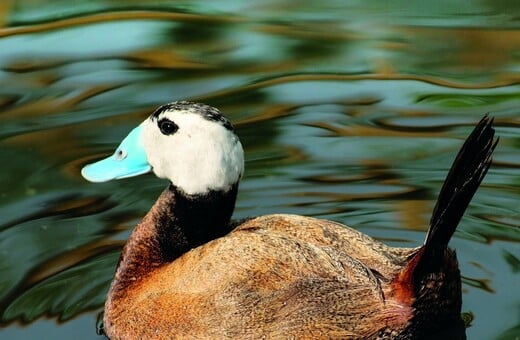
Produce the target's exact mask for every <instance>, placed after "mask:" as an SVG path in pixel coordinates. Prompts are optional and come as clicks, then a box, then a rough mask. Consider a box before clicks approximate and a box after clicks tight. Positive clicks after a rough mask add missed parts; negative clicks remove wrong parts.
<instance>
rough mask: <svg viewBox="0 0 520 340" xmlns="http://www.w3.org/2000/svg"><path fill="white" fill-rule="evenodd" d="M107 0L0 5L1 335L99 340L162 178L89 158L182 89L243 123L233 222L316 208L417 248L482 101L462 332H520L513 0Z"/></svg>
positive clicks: (465, 246) (463, 245) (467, 221)
mask: <svg viewBox="0 0 520 340" xmlns="http://www.w3.org/2000/svg"><path fill="white" fill-rule="evenodd" d="M107 6H108V5H107V3H106V2H104V1H94V2H92V1H88V2H87V1H84V2H75V5H74V7H70V5H68V3H66V2H65V3H59V2H51V1H49V2H46V1H39V2H32V1H22V2H16V5H14V3H13V4H11V5H4V6H0V18H2V19H3V20H2V23H3V26H2V28H1V29H0V81H1V82H2V85H3V86H1V87H0V144H1V145H0V159H1V161H2V164H3V170H2V172H0V182H1V186H2V189H1V191H0V216H2V218H1V219H0V268H1V272H2V275H1V276H0V316H1V324H2V325H3V327H4V328H3V330H2V331H0V332H2V333H4V334H5V336H6V338H11V339H13V338H26V337H34V336H36V334H38V335H39V336H42V334H46V335H47V336H48V337H52V338H58V337H61V338H70V337H72V336H74V337H75V338H78V336H79V338H85V339H89V338H94V337H96V335H95V319H96V315H97V313H98V312H99V311H100V310H101V308H102V304H103V301H104V294H105V292H106V290H107V288H108V284H109V282H110V280H111V277H112V274H113V270H114V266H115V262H116V260H117V256H118V252H119V250H120V248H121V246H122V244H123V243H124V240H125V239H126V237H127V236H128V234H129V232H130V230H131V228H132V227H133V226H134V225H135V224H136V223H137V222H138V221H139V219H140V217H141V216H143V215H144V214H145V213H146V211H147V210H148V209H149V207H150V206H151V204H152V203H153V201H154V199H155V197H156V196H157V195H158V193H159V192H160V191H161V189H162V187H163V186H164V185H165V183H164V182H162V181H160V180H157V179H155V178H153V177H152V176H144V177H138V178H132V179H127V180H121V181H117V182H111V183H105V184H98V185H92V184H89V183H86V182H85V181H84V180H82V179H81V177H80V175H79V169H80V168H81V166H82V165H84V164H86V163H87V162H89V161H91V160H93V159H94V158H99V157H101V156H104V155H106V154H107V153H109V152H111V151H112V150H113V148H114V146H116V145H117V144H118V143H119V141H120V139H121V137H123V136H124V135H126V133H127V132H128V131H129V130H130V129H131V128H132V127H134V126H135V125H136V124H137V123H138V122H139V121H141V120H142V119H144V117H146V116H147V115H148V114H149V112H150V111H151V110H152V109H153V108H154V107H156V106H158V105H160V104H163V103H165V102H168V101H172V100H176V99H191V100H196V101H203V102H206V103H208V104H211V105H214V106H217V107H219V108H221V109H222V111H224V112H226V114H227V116H228V117H229V118H230V119H231V120H232V121H233V122H234V123H235V124H236V126H237V130H238V134H239V135H240V137H241V139H242V141H243V144H244V147H245V150H246V157H247V160H246V169H247V172H246V177H245V178H244V180H243V183H242V185H241V190H240V194H239V199H238V204H237V209H236V213H235V216H236V217H245V216H251V215H260V214H266V213H276V212H291V213H297V214H304V215H310V216H318V217H322V218H328V219H334V220H337V221H340V222H342V223H345V224H349V225H351V226H354V227H356V228H358V229H360V230H362V231H363V232H366V233H368V234H370V235H373V236H375V237H377V238H380V239H383V240H386V241H387V242H389V243H391V244H394V245H405V246H412V245H418V244H420V242H422V240H423V238H424V232H425V230H426V226H427V223H428V219H429V213H430V212H431V209H432V207H433V204H434V199H435V195H436V193H437V192H438V190H439V189H440V185H441V183H442V180H443V179H444V176H445V174H446V171H447V169H448V167H449V165H450V163H451V161H452V159H453V157H454V155H455V152H456V151H457V149H458V148H459V146H460V144H461V141H462V140H463V138H465V136H466V135H467V134H468V132H469V131H470V130H471V128H472V126H473V125H474V124H475V123H476V122H477V121H478V120H479V119H480V117H481V115H482V114H483V113H485V112H491V113H492V115H494V116H495V117H496V125H497V131H498V135H500V136H501V141H500V144H499V146H498V148H497V150H496V156H495V163H494V165H493V167H492V169H491V170H490V172H489V174H488V176H487V177H486V179H485V181H484V184H483V186H482V188H481V189H480V190H479V192H478V193H477V195H476V196H475V198H474V200H473V203H472V205H471V206H470V208H469V209H468V212H467V214H466V217H465V218H464V220H463V222H462V224H461V227H460V229H459V230H458V232H457V234H456V238H455V239H454V240H453V242H452V246H454V247H455V248H457V252H458V256H459V260H460V263H461V271H462V274H463V276H464V279H463V290H464V296H463V300H464V306H463V310H464V311H467V312H468V313H471V314H472V315H473V316H474V320H472V322H471V327H470V328H469V329H468V331H467V333H468V338H471V339H474V338H475V339H477V338H482V339H486V338H497V337H502V338H503V339H506V338H512V337H513V336H514V335H516V334H519V333H520V331H519V327H520V325H519V324H518V313H519V310H518V307H519V306H520V300H519V297H518V294H516V295H515V294H511V291H512V289H513V288H512V287H515V286H518V284H519V283H520V281H519V276H518V275H519V274H518V273H519V270H518V268H519V265H518V263H519V260H518V259H519V258H520V253H519V251H518V249H519V247H518V244H519V243H520V227H519V225H520V211H519V210H520V209H519V205H518V202H519V200H520V190H518V188H519V186H520V143H519V141H520V110H519V109H518V105H519V104H520V86H519V85H518V83H519V80H520V77H519V74H518V67H519V64H518V50H519V46H520V34H519V32H518V28H517V26H516V24H515V20H514V15H513V14H512V13H514V11H513V9H515V8H516V9H518V5H517V3H516V2H515V1H501V2H490V1H484V2H482V3H481V5H480V6H481V7H475V8H469V7H467V6H465V7H463V8H457V6H455V5H453V6H454V7H453V8H450V6H439V5H438V4H435V3H432V4H427V3H423V2H421V3H420V5H419V4H418V3H417V4H409V3H406V4H404V3H401V2H400V1H397V2H395V4H389V3H384V6H383V7H381V6H382V5H380V4H377V3H374V4H364V5H345V4H344V2H343V1H331V2H328V4H327V5H323V4H322V5H317V4H316V3H315V2H308V3H307V2H301V1H298V2H293V1H283V2H270V1H260V2H255V3H254V4H252V5H245V4H244V5H237V4H236V3H235V2H232V1H231V2H226V1H224V2H218V3H205V2H200V3H197V2H192V3H191V4H190V5H185V6H176V5H172V3H171V2H156V4H155V5H154V6H144V7H143V5H141V4H140V3H138V2H134V1H113V2H111V5H110V6H112V7H107ZM139 6H141V7H139ZM468 315H470V314H468ZM77 316H81V317H80V318H79V319H74V318H75V317H77ZM45 318H50V319H52V320H58V321H60V322H61V323H59V324H56V325H54V324H53V323H49V321H47V320H45ZM20 323H23V324H27V325H26V326H25V327H23V328H22V327H21V326H20ZM89 324H90V325H91V328H90V329H89V328H88V326H85V325H89ZM70 325H74V327H70ZM78 329H79V330H81V332H82V334H81V335H78V334H77V332H78V331H76V333H75V331H74V330H78ZM42 332H43V333H42ZM2 333H0V335H1V334H2ZM73 334H74V335H73Z"/></svg>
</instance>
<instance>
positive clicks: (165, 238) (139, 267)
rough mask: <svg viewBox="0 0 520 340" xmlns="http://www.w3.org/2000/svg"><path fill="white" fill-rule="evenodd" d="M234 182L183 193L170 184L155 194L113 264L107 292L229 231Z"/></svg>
mask: <svg viewBox="0 0 520 340" xmlns="http://www.w3.org/2000/svg"><path fill="white" fill-rule="evenodd" d="M237 189H238V183H237V184H236V185H234V186H233V187H232V188H231V189H230V190H229V191H227V192H219V191H210V192H209V193H207V194H204V195H186V194H184V193H183V192H182V191H181V190H179V189H177V188H176V187H174V186H173V185H170V186H169V187H168V188H167V189H166V190H164V192H163V193H162V194H161V196H159V198H158V199H157V202H155V204H154V206H153V207H152V208H151V209H150V211H149V212H148V214H147V215H146V216H145V217H144V219H143V220H142V221H141V223H139V224H138V225H137V227H136V228H135V229H134V231H133V232H132V234H131V235H130V238H129V239H128V241H127V243H126V245H125V247H124V249H123V252H122V253H121V257H120V259H119V264H118V266H117V270H116V274H115V277H114V280H113V281H112V286H111V288H110V293H109V296H110V297H112V298H115V297H117V296H118V295H119V293H122V292H124V291H125V289H127V288H128V287H129V286H130V285H132V284H134V283H136V282H138V281H139V280H140V279H141V278H143V277H145V276H146V275H147V274H148V273H150V272H151V271H153V270H154V269H156V268H157V267H160V266H162V265H164V264H166V263H169V262H172V261H173V260H175V259H176V258H178V257H179V256H181V255H182V254H184V253H186V252H187V251H188V250H190V249H192V248H195V247H198V246H199V245H201V244H204V243H206V242H208V241H210V240H213V239H215V238H218V237H221V236H223V235H225V234H227V233H228V232H229V231H230V228H231V227H230V223H229V222H230V219H231V215H232V213H233V209H234V207H235V200H236V195H237Z"/></svg>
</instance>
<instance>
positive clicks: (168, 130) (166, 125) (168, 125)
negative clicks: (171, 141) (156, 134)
mask: <svg viewBox="0 0 520 340" xmlns="http://www.w3.org/2000/svg"><path fill="white" fill-rule="evenodd" d="M158 124H159V130H161V132H162V134H163V135H171V134H173V133H175V132H177V130H179V127H178V126H177V124H175V123H174V122H172V121H171V120H169V119H161V120H160V121H159V123H158Z"/></svg>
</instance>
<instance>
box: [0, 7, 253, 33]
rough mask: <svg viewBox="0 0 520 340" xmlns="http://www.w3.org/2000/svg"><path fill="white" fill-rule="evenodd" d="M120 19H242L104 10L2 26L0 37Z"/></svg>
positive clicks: (189, 14)
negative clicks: (47, 20)
mask: <svg viewBox="0 0 520 340" xmlns="http://www.w3.org/2000/svg"><path fill="white" fill-rule="evenodd" d="M121 20H167V21H193V22H199V23H201V24H204V23H219V22H220V23H231V22H241V21H243V19H240V18H238V17H235V16H232V15H220V16H219V15H212V16H207V15H202V14H192V13H178V12H168V11H147V10H135V11H121V12H106V13H95V14H89V15H84V16H82V15H80V16H78V17H72V18H65V19H56V20H53V21H49V22H45V23H40V24H34V25H29V26H19V27H4V28H2V29H0V37H7V36H12V35H20V34H30V33H40V32H45V31H50V30H56V29H63V28H70V27H74V26H81V25H88V24H95V23H106V22H112V21H121Z"/></svg>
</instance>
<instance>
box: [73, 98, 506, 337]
mask: <svg viewBox="0 0 520 340" xmlns="http://www.w3.org/2000/svg"><path fill="white" fill-rule="evenodd" d="M497 143H498V138H495V130H494V128H493V118H490V117H489V115H485V116H484V117H483V118H482V119H481V120H480V122H479V123H478V124H476V126H475V128H474V130H473V131H472V132H471V134H470V135H469V136H468V137H467V139H466V141H465V142H464V144H463V145H462V148H461V149H460V151H459V153H458V155H457V156H456V158H455V160H454V162H453V165H452V166H451V169H450V170H449V172H448V174H447V177H446V179H445V182H444V184H443V186H442V188H441V190H440V193H439V196H438V200H437V203H436V205H435V207H434V209H433V213H432V216H431V220H430V223H429V229H428V231H427V233H426V238H425V241H424V243H423V244H422V245H420V246H417V247H413V248H404V247H393V246H388V245H385V244H384V243H382V242H380V241H378V240H376V239H374V238H372V237H370V236H368V235H366V234H363V233H361V232H360V231H357V230H356V229H354V228H350V227H348V226H345V225H343V224H340V223H337V222H334V221H329V220H324V219H317V218H313V217H306V216H299V215H291V214H273V215H264V216H259V217H254V218H247V219H244V220H239V221H235V220H232V214H233V210H234V207H235V202H236V198H237V193H238V187H239V182H240V179H241V177H242V175H243V174H244V151H243V147H242V145H241V143H240V140H239V138H238V136H237V133H236V131H235V129H234V127H233V125H232V124H231V122H230V121H229V120H228V119H227V118H225V117H224V115H223V114H222V113H221V112H220V111H219V110H218V109H216V108H213V107H211V106H209V105H205V104H199V103H193V102H188V101H177V102H172V103H168V104H165V105H162V106H160V107H159V108H157V109H156V110H155V111H153V112H152V113H151V115H150V116H149V117H148V118H147V119H145V120H144V121H143V122H142V123H141V124H140V125H138V126H137V127H136V128H135V129H133V130H132V131H131V132H130V133H129V134H128V136H127V137H126V138H124V139H123V141H122V142H121V144H120V145H119V147H118V148H117V149H116V150H115V152H114V153H113V154H112V155H111V156H109V157H107V158H105V159H102V160H100V161H97V162H94V163H92V164H88V165H86V166H84V167H83V168H82V170H81V174H82V175H83V177H84V178H85V179H87V180H88V181H91V182H106V181H110V180H114V179H122V178H127V177H132V176H137V175H141V174H144V173H149V172H153V173H154V174H155V175H156V176H157V177H159V178H163V179H166V180H168V185H167V187H166V189H165V190H164V191H163V192H162V193H161V194H160V196H159V197H158V199H157V201H156V202H155V204H154V205H153V206H152V207H151V209H150V211H149V212H148V213H147V214H146V215H145V216H144V218H143V219H142V221H141V222H140V223H138V225H137V226H136V227H135V228H134V230H133V232H132V233H131V235H130V237H129V238H128V240H127V242H126V244H125V246H124V248H123V250H122V252H121V256H120V259H119V262H118V264H117V268H116V271H115V274H114V278H113V281H112V283H111V285H110V288H109V291H108V294H107V299H106V303H105V307H104V316H103V324H104V330H103V331H104V333H105V335H106V336H107V337H108V338H110V339H173V338H175V339H184V338H202V339H206V338H215V339H234V338H237V339H243V338H247V339H256V338H268V339H296V338H301V339H310V338H312V339H334V338H335V339H427V338H439V337H440V336H446V334H448V335H449V337H450V338H453V339H456V338H460V339H464V338H465V330H464V328H465V327H464V323H463V321H462V318H461V303H462V302H461V278H460V270H459V266H458V262H457V257H456V253H455V251H454V250H452V249H451V248H449V247H448V243H449V241H450V238H451V237H452V235H453V233H454V232H455V229H456V228H457V225H458V224H459V222H460V220H461V218H462V216H463V214H464V211H465V210H466V208H467V206H468V205H469V203H470V200H471V199H472V197H473V195H474V194H475V192H476V191H477V188H478V187H479V186H480V184H481V182H482V180H483V178H484V176H485V175H486V173H487V171H488V169H489V167H490V165H491V163H492V154H493V151H494V149H495V147H496V145H497Z"/></svg>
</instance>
